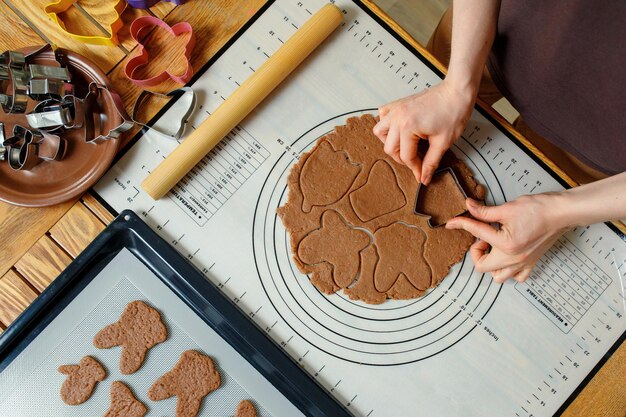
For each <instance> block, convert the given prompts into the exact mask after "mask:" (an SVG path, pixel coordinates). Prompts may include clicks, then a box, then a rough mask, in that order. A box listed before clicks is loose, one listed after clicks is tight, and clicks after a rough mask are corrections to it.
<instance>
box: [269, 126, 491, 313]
mask: <svg viewBox="0 0 626 417" xmlns="http://www.w3.org/2000/svg"><path fill="white" fill-rule="evenodd" d="M376 122H377V119H376V118H375V117H374V116H372V115H370V114H365V115H362V116H360V117H353V118H350V119H348V120H347V123H346V125H344V126H338V127H336V128H335V130H334V131H333V132H331V133H329V134H327V135H325V136H323V137H321V138H320V139H318V141H317V143H316V144H315V146H314V147H313V149H311V151H309V152H308V153H305V154H303V155H302V156H301V158H300V159H299V161H298V162H297V163H296V164H295V165H294V166H293V167H292V168H291V171H290V173H289V177H288V190H289V194H288V200H287V202H286V203H285V204H284V205H283V206H282V207H279V208H278V210H277V212H278V215H279V216H280V218H281V220H282V222H283V224H284V226H285V229H286V230H287V231H288V233H289V236H290V245H291V251H292V254H293V259H294V261H295V264H296V265H297V267H298V269H299V270H300V271H301V272H303V273H305V274H308V275H309V277H310V281H311V283H312V284H313V285H315V286H316V287H317V288H318V289H319V290H320V291H322V292H323V293H326V294H332V293H335V292H337V291H339V290H343V291H344V292H345V294H347V295H348V297H350V299H352V300H361V301H363V302H366V303H369V304H380V303H383V302H384V301H385V300H387V299H389V298H391V299H411V298H417V297H421V296H423V295H424V294H425V293H426V292H427V290H428V289H429V288H433V287H435V286H436V285H438V284H439V283H440V282H441V281H442V280H443V279H444V278H445V276H446V275H447V274H448V271H449V270H450V268H451V267H452V266H453V265H454V264H456V263H457V262H459V261H460V260H461V259H463V257H464V256H465V253H466V252H467V250H468V249H469V247H470V246H471V244H472V243H473V242H474V237H473V236H472V235H470V234H469V233H467V232H465V231H461V230H447V229H445V228H444V227H439V228H434V229H433V228H430V227H429V225H428V217H427V216H419V215H416V214H414V212H413V209H414V207H413V203H414V201H415V194H416V192H417V182H416V181H415V178H414V177H413V174H412V172H411V171H410V170H409V169H408V168H406V167H405V166H403V165H400V164H398V163H396V162H395V161H394V160H393V159H392V158H391V157H389V156H388V155H386V154H385V153H384V151H383V145H382V143H381V142H380V141H379V140H378V138H377V137H376V136H375V135H374V134H373V133H372V128H373V127H374V125H375V124H376ZM424 142H425V141H424ZM440 166H441V167H450V168H452V169H453V170H454V172H455V174H456V176H457V177H458V179H459V182H460V184H461V186H462V187H463V189H464V190H465V192H466V193H467V194H468V196H470V197H473V198H476V199H481V200H482V199H483V198H484V195H485V190H484V188H483V187H482V186H481V185H480V184H478V183H477V182H476V180H475V179H474V176H473V174H472V172H471V171H470V169H469V168H468V167H467V166H466V165H465V164H464V163H463V162H462V161H460V160H459V159H457V158H456V157H455V156H454V154H453V153H452V152H447V153H446V154H445V156H444V158H443V160H442V162H441V165H440ZM439 184H441V187H448V188H445V189H437V190H435V189H434V188H433V189H432V195H433V196H437V197H433V198H432V199H431V201H429V207H430V208H432V207H435V209H436V208H437V207H438V206H439V207H441V212H442V213H445V212H449V211H451V210H447V209H448V208H449V207H448V206H454V207H458V205H459V201H458V198H459V197H458V193H457V192H456V191H457V190H454V189H451V188H450V182H448V181H441V182H440V183H439ZM439 186H440V185H435V184H434V183H433V185H432V187H439ZM449 188H450V189H449ZM422 192H423V191H422ZM442 197H443V198H442Z"/></svg>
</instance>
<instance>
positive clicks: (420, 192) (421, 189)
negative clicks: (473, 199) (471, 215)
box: [413, 167, 468, 229]
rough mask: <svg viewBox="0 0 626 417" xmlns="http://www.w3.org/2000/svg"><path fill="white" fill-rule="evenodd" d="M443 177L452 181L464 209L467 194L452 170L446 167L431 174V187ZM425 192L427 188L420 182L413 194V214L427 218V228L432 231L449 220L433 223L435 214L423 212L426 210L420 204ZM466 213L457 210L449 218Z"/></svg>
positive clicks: (465, 212)
mask: <svg viewBox="0 0 626 417" xmlns="http://www.w3.org/2000/svg"><path fill="white" fill-rule="evenodd" d="M444 176H450V177H451V178H452V180H453V181H454V184H455V185H456V188H455V190H454V191H455V192H457V193H458V194H457V196H456V197H457V198H459V199H462V200H463V207H465V200H466V199H467V193H466V192H465V190H464V189H463V187H462V186H461V183H460V182H459V179H458V177H457V176H456V173H455V172H454V170H453V169H452V168H450V167H446V168H442V169H440V170H438V171H436V172H435V173H434V174H433V178H432V180H431V185H432V184H433V183H435V182H436V181H437V180H438V179H441V178H443V177H444ZM427 190H428V186H426V185H423V184H422V183H421V182H420V183H419V185H418V186H417V193H416V194H415V204H414V206H413V213H414V214H416V215H418V216H421V217H428V226H429V227H430V228H431V229H434V228H437V227H441V226H443V225H445V224H446V222H447V221H448V220H449V219H444V220H443V221H439V222H433V214H435V213H429V212H425V211H426V210H424V208H426V207H422V206H423V205H422V202H423V201H424V199H425V194H426V192H427ZM449 197H450V198H452V197H454V196H449ZM467 212H468V211H467V208H465V209H464V210H459V212H458V213H455V214H453V215H452V216H451V217H450V218H453V217H457V216H462V215H464V214H467Z"/></svg>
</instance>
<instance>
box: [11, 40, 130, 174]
mask: <svg viewBox="0 0 626 417" xmlns="http://www.w3.org/2000/svg"><path fill="white" fill-rule="evenodd" d="M51 49H52V47H51V46H50V45H45V46H43V47H41V48H39V49H37V50H35V51H33V52H31V53H29V54H24V53H22V52H19V51H7V52H4V53H2V54H1V55H0V105H1V106H2V110H3V111H4V113H6V114H25V117H26V121H27V123H28V126H22V125H20V124H15V125H14V126H13V130H12V131H11V132H10V133H8V132H5V129H4V124H0V140H1V141H2V146H1V147H0V161H6V162H8V164H9V166H10V167H11V168H12V169H14V170H30V169H32V168H33V167H35V166H36V165H38V164H39V163H41V162H44V161H59V160H61V159H63V156H64V155H65V151H66V149H67V142H66V140H65V139H63V137H62V133H63V132H64V131H67V130H71V129H84V138H85V141H87V142H93V143H98V142H100V141H103V140H107V139H109V138H112V137H119V135H121V134H122V133H123V132H125V131H126V130H128V129H130V128H131V127H132V126H133V125H134V124H133V123H132V122H131V121H128V120H127V119H128V118H127V117H126V118H123V120H124V122H123V123H122V124H121V125H119V126H117V127H116V128H115V129H112V130H111V131H109V133H108V134H107V135H106V136H103V135H99V136H95V135H94V132H95V131H96V130H95V129H96V127H95V126H94V124H96V123H97V122H98V120H97V118H94V117H93V105H94V103H95V101H96V99H97V97H98V95H99V94H102V93H103V92H104V93H106V94H109V95H115V96H117V94H115V93H113V92H111V91H109V90H108V89H107V88H106V87H105V86H102V85H98V84H96V83H91V84H90V85H89V88H88V92H87V94H86V95H85V96H84V97H77V96H76V95H75V91H76V89H75V86H74V84H72V74H71V73H70V71H69V70H68V66H67V65H66V62H65V59H64V56H63V52H61V51H60V50H55V51H54V56H55V60H56V62H57V63H58V64H59V66H52V65H38V64H33V63H31V61H32V60H33V59H34V58H35V57H36V56H37V55H38V54H41V53H42V52H44V51H49V50H51ZM29 100H32V101H34V102H35V103H36V105H35V106H34V108H33V109H32V110H31V111H30V112H28V113H26V110H27V108H28V105H29ZM115 102H116V107H117V108H118V111H119V110H121V111H124V110H123V105H122V102H121V99H119V96H117V97H116V100H115ZM124 114H125V113H124Z"/></svg>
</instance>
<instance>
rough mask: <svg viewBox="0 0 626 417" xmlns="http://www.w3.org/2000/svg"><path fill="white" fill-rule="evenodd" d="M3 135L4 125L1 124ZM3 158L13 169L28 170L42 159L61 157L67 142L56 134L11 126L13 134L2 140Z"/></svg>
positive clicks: (55, 159) (48, 159)
mask: <svg viewBox="0 0 626 417" xmlns="http://www.w3.org/2000/svg"><path fill="white" fill-rule="evenodd" d="M2 132H3V133H2V136H4V126H2ZM2 147H3V148H4V156H3V158H0V159H3V160H6V161H7V162H8V163H9V166H10V167H11V169H14V170H18V171H19V170H30V169H32V168H33V167H35V166H36V165H37V164H39V163H40V162H42V161H53V160H54V161H58V160H61V159H63V156H64V155H65V150H66V149H67V142H66V141H65V139H62V138H61V137H59V136H57V135H53V134H50V133H46V132H33V131H31V130H28V129H26V128H25V127H23V126H20V125H15V126H13V136H12V137H10V138H9V139H6V140H4V141H3V142H2Z"/></svg>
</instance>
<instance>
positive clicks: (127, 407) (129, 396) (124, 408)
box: [104, 381, 148, 417]
mask: <svg viewBox="0 0 626 417" xmlns="http://www.w3.org/2000/svg"><path fill="white" fill-rule="evenodd" d="M147 412H148V409H147V408H146V406H145V405H144V403H142V402H141V401H139V400H138V399H137V398H135V396H134V395H133V393H132V391H131V390H130V389H129V388H128V387H127V386H126V385H124V383H122V382H120V381H115V382H113V383H112V384H111V406H110V407H109V409H108V410H107V412H106V414H105V415H104V417H143V416H144V415H145V414H146V413H147Z"/></svg>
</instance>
